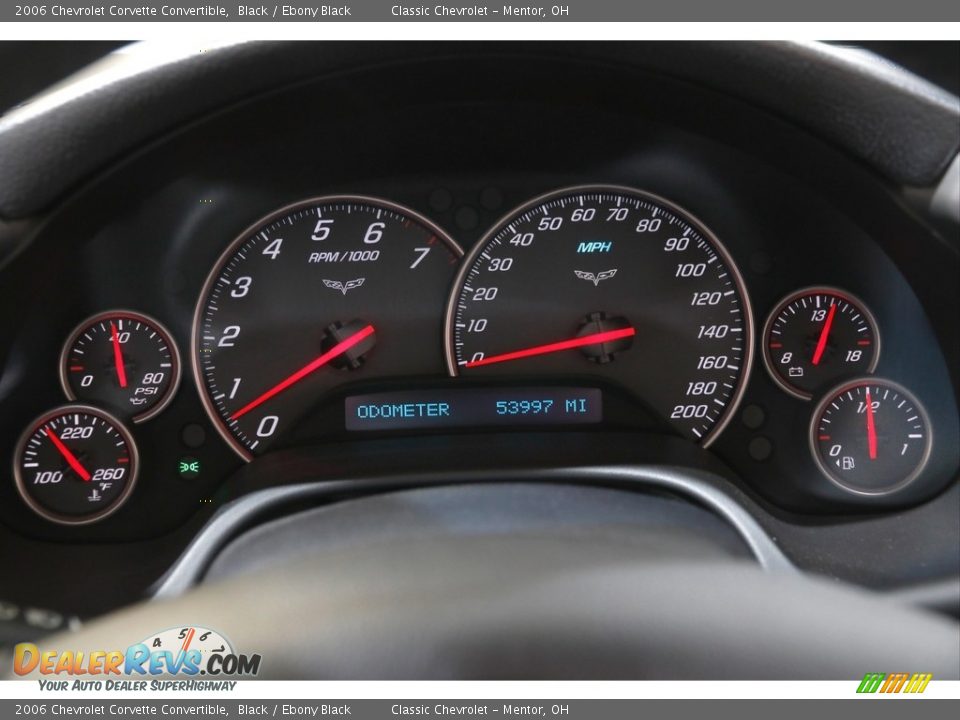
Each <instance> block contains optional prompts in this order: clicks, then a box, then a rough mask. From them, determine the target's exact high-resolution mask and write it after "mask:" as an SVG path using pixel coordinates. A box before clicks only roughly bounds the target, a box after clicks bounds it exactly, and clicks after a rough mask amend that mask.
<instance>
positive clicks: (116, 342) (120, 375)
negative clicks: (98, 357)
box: [110, 323, 127, 388]
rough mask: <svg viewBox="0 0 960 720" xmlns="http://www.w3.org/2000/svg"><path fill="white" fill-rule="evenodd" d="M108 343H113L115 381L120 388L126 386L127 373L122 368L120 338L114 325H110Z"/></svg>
mask: <svg viewBox="0 0 960 720" xmlns="http://www.w3.org/2000/svg"><path fill="white" fill-rule="evenodd" d="M110 342H112V343H113V366H114V367H115V368H116V370H117V380H119V381H120V387H122V388H125V387H126V386H127V371H126V369H125V368H124V367H123V353H121V352H120V336H119V335H118V334H117V326H116V323H110Z"/></svg>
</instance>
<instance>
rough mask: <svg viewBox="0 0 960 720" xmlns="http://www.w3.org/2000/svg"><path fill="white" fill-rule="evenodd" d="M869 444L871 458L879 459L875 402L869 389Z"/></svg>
mask: <svg viewBox="0 0 960 720" xmlns="http://www.w3.org/2000/svg"><path fill="white" fill-rule="evenodd" d="M867 446H868V447H869V448H870V459H871V460H876V459H877V427H876V425H875V423H874V420H873V402H872V401H871V400H870V391H869V390H867Z"/></svg>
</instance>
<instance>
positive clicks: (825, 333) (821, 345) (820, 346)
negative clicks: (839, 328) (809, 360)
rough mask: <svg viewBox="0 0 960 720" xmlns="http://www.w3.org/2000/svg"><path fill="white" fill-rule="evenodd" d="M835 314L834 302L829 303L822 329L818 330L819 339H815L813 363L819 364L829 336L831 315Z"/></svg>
mask: <svg viewBox="0 0 960 720" xmlns="http://www.w3.org/2000/svg"><path fill="white" fill-rule="evenodd" d="M836 314H837V306H836V304H835V303H830V312H829V313H827V320H826V322H824V323H823V330H821V331H820V339H819V340H817V349H816V350H815V351H814V353H813V364H814V365H819V364H820V358H822V357H823V351H824V350H826V349H827V338H828V337H830V328H831V327H833V316H834V315H836Z"/></svg>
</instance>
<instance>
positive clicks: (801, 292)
mask: <svg viewBox="0 0 960 720" xmlns="http://www.w3.org/2000/svg"><path fill="white" fill-rule="evenodd" d="M820 293H823V294H829V295H836V296H838V297H842V298H843V299H844V300H847V301H848V302H849V303H851V304H852V305H855V306H856V307H857V308H858V309H859V310H860V311H861V312H862V313H863V316H864V317H865V318H866V320H867V323H868V324H869V325H870V328H871V330H872V331H873V337H874V351H873V360H872V361H871V363H870V365H869V366H867V368H865V369H864V370H863V371H862V372H863V373H865V374H867V375H870V374H872V373H873V371H874V370H876V369H877V364H878V363H879V362H880V350H881V347H882V345H881V339H880V326H879V325H878V324H877V318H876V316H875V315H874V314H873V312H872V311H871V310H870V308H869V307H868V306H867V304H866V303H865V302H863V300H861V299H860V298H859V297H858V296H856V295H854V294H853V293H851V292H848V291H846V290H843V289H842V288H838V287H833V286H831V285H811V286H809V287H804V288H800V289H798V290H794V291H793V292H790V293H788V294H787V295H784V296H783V297H782V298H780V300H778V301H777V302H776V303H775V304H774V305H773V309H772V310H771V311H770V312H769V313H768V314H767V319H766V321H765V322H764V323H763V331H762V333H761V335H760V344H761V345H762V346H763V347H762V350H761V353H760V354H761V355H762V357H763V366H764V368H765V369H766V371H767V375H769V376H770V379H771V380H773V382H774V383H775V384H776V385H777V387H778V388H780V389H781V390H783V391H784V392H785V393H787V395H791V396H792V397H795V398H797V399H798V400H812V399H813V393H807V392H804V391H802V390H800V389H798V388H795V387H793V386H792V385H790V383H788V382H786V381H785V380H784V379H783V378H782V377H780V375H779V374H778V373H777V371H776V369H775V368H774V363H773V358H771V357H770V343H769V337H770V331H771V330H772V329H773V323H774V322H776V319H777V318H778V317H780V313H782V312H783V310H784V309H785V308H786V307H787V306H788V305H790V304H792V303H794V302H796V301H797V300H798V299H799V298H802V297H805V296H808V295H817V294H820Z"/></svg>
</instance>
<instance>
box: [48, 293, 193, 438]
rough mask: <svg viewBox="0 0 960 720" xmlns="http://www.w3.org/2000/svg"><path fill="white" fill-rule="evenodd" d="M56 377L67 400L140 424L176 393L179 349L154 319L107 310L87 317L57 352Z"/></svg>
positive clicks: (138, 314) (166, 403)
mask: <svg viewBox="0 0 960 720" xmlns="http://www.w3.org/2000/svg"><path fill="white" fill-rule="evenodd" d="M60 381H61V383H62V384H63V390H64V392H65V393H66V394H67V398H69V399H70V400H80V401H82V402H88V403H93V404H95V405H100V406H103V407H107V408H110V409H111V410H112V411H113V412H115V413H117V415H119V416H120V417H122V418H125V419H129V420H132V421H133V422H143V421H144V420H149V419H150V418H152V417H153V416H155V415H156V414H157V413H159V412H160V411H161V410H163V409H164V408H165V407H166V406H167V405H168V404H169V403H170V401H171V400H172V399H173V396H174V395H175V394H176V391H177V387H178V386H179V384H180V353H179V352H177V346H176V344H175V343H174V342H173V338H172V337H171V336H170V333H169V332H168V331H167V329H166V328H165V327H164V326H163V325H161V324H160V323H159V322H157V321H156V320H154V319H153V318H151V317H148V316H146V315H142V314H141V313H135V312H131V311H129V310H111V311H109V312H105V313H100V314H99V315H94V316H93V317H92V318H88V319H87V320H85V321H83V322H82V323H80V325H79V326H77V329H76V330H74V331H73V332H72V333H71V334H70V337H69V339H68V340H67V342H66V344H65V345H64V347H63V352H62V353H61V355H60Z"/></svg>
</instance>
